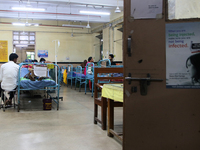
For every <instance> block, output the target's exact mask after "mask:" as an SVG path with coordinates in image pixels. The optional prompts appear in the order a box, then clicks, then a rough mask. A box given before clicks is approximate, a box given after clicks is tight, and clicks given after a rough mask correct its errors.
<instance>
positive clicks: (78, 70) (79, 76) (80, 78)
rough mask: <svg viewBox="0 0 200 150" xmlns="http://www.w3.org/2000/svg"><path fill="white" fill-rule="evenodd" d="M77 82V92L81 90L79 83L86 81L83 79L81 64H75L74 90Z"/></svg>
mask: <svg viewBox="0 0 200 150" xmlns="http://www.w3.org/2000/svg"><path fill="white" fill-rule="evenodd" d="M77 82H79V83H80V86H79V92H81V85H82V84H85V82H86V80H85V75H84V74H83V69H82V67H81V66H77V67H76V80H75V90H76V85H77Z"/></svg>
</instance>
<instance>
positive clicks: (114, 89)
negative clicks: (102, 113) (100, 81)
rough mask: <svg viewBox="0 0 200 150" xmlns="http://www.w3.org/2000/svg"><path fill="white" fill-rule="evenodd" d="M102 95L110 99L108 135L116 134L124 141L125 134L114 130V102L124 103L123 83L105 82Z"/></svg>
mask: <svg viewBox="0 0 200 150" xmlns="http://www.w3.org/2000/svg"><path fill="white" fill-rule="evenodd" d="M102 97H104V98H107V99H108V129H107V132H108V136H110V137H113V136H115V137H117V138H118V139H119V140H120V141H123V138H122V135H123V134H119V133H117V132H115V131H114V104H115V103H119V105H123V84H104V86H103V89H102Z"/></svg>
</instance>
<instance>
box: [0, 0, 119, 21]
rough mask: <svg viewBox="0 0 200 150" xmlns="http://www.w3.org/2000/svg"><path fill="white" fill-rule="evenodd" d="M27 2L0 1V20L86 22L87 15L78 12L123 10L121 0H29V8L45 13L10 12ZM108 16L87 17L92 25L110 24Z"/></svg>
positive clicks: (25, 0) (15, 0)
mask: <svg viewBox="0 0 200 150" xmlns="http://www.w3.org/2000/svg"><path fill="white" fill-rule="evenodd" d="M27 2H28V0H0V18H15V19H28V20H29V19H31V20H65V21H80V22H87V21H88V15H87V14H80V11H81V10H83V11H95V12H96V11H98V12H110V13H111V14H112V13H113V12H114V10H115V9H116V7H117V6H119V7H120V9H123V0H30V5H31V6H29V7H34V8H45V9H46V10H45V12H35V11H32V12H26V11H16V10H12V9H11V8H12V7H19V6H20V7H23V6H26V5H27ZM110 18H111V17H110V16H105V15H93V14H92V15H89V21H90V22H94V23H105V22H110Z"/></svg>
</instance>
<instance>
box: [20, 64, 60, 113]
mask: <svg viewBox="0 0 200 150" xmlns="http://www.w3.org/2000/svg"><path fill="white" fill-rule="evenodd" d="M48 64H49V63H21V64H20V65H19V66H20V67H19V72H18V87H17V101H18V112H19V111H20V91H33V90H32V89H23V88H22V87H21V85H20V83H21V82H20V74H21V69H22V66H24V65H48ZM53 65H54V67H57V70H58V78H57V80H58V82H57V84H56V85H55V86H48V87H46V89H37V90H41V91H46V92H47V97H48V96H49V97H50V98H51V99H52V100H53V101H54V102H55V103H56V104H57V110H59V100H60V99H62V98H61V97H59V95H60V68H59V66H58V65H56V64H53ZM50 91H57V96H56V97H53V96H51V94H50Z"/></svg>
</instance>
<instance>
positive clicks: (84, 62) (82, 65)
mask: <svg viewBox="0 0 200 150" xmlns="http://www.w3.org/2000/svg"><path fill="white" fill-rule="evenodd" d="M86 64H87V60H84V61H83V63H82V64H81V67H82V68H85V66H86Z"/></svg>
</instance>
